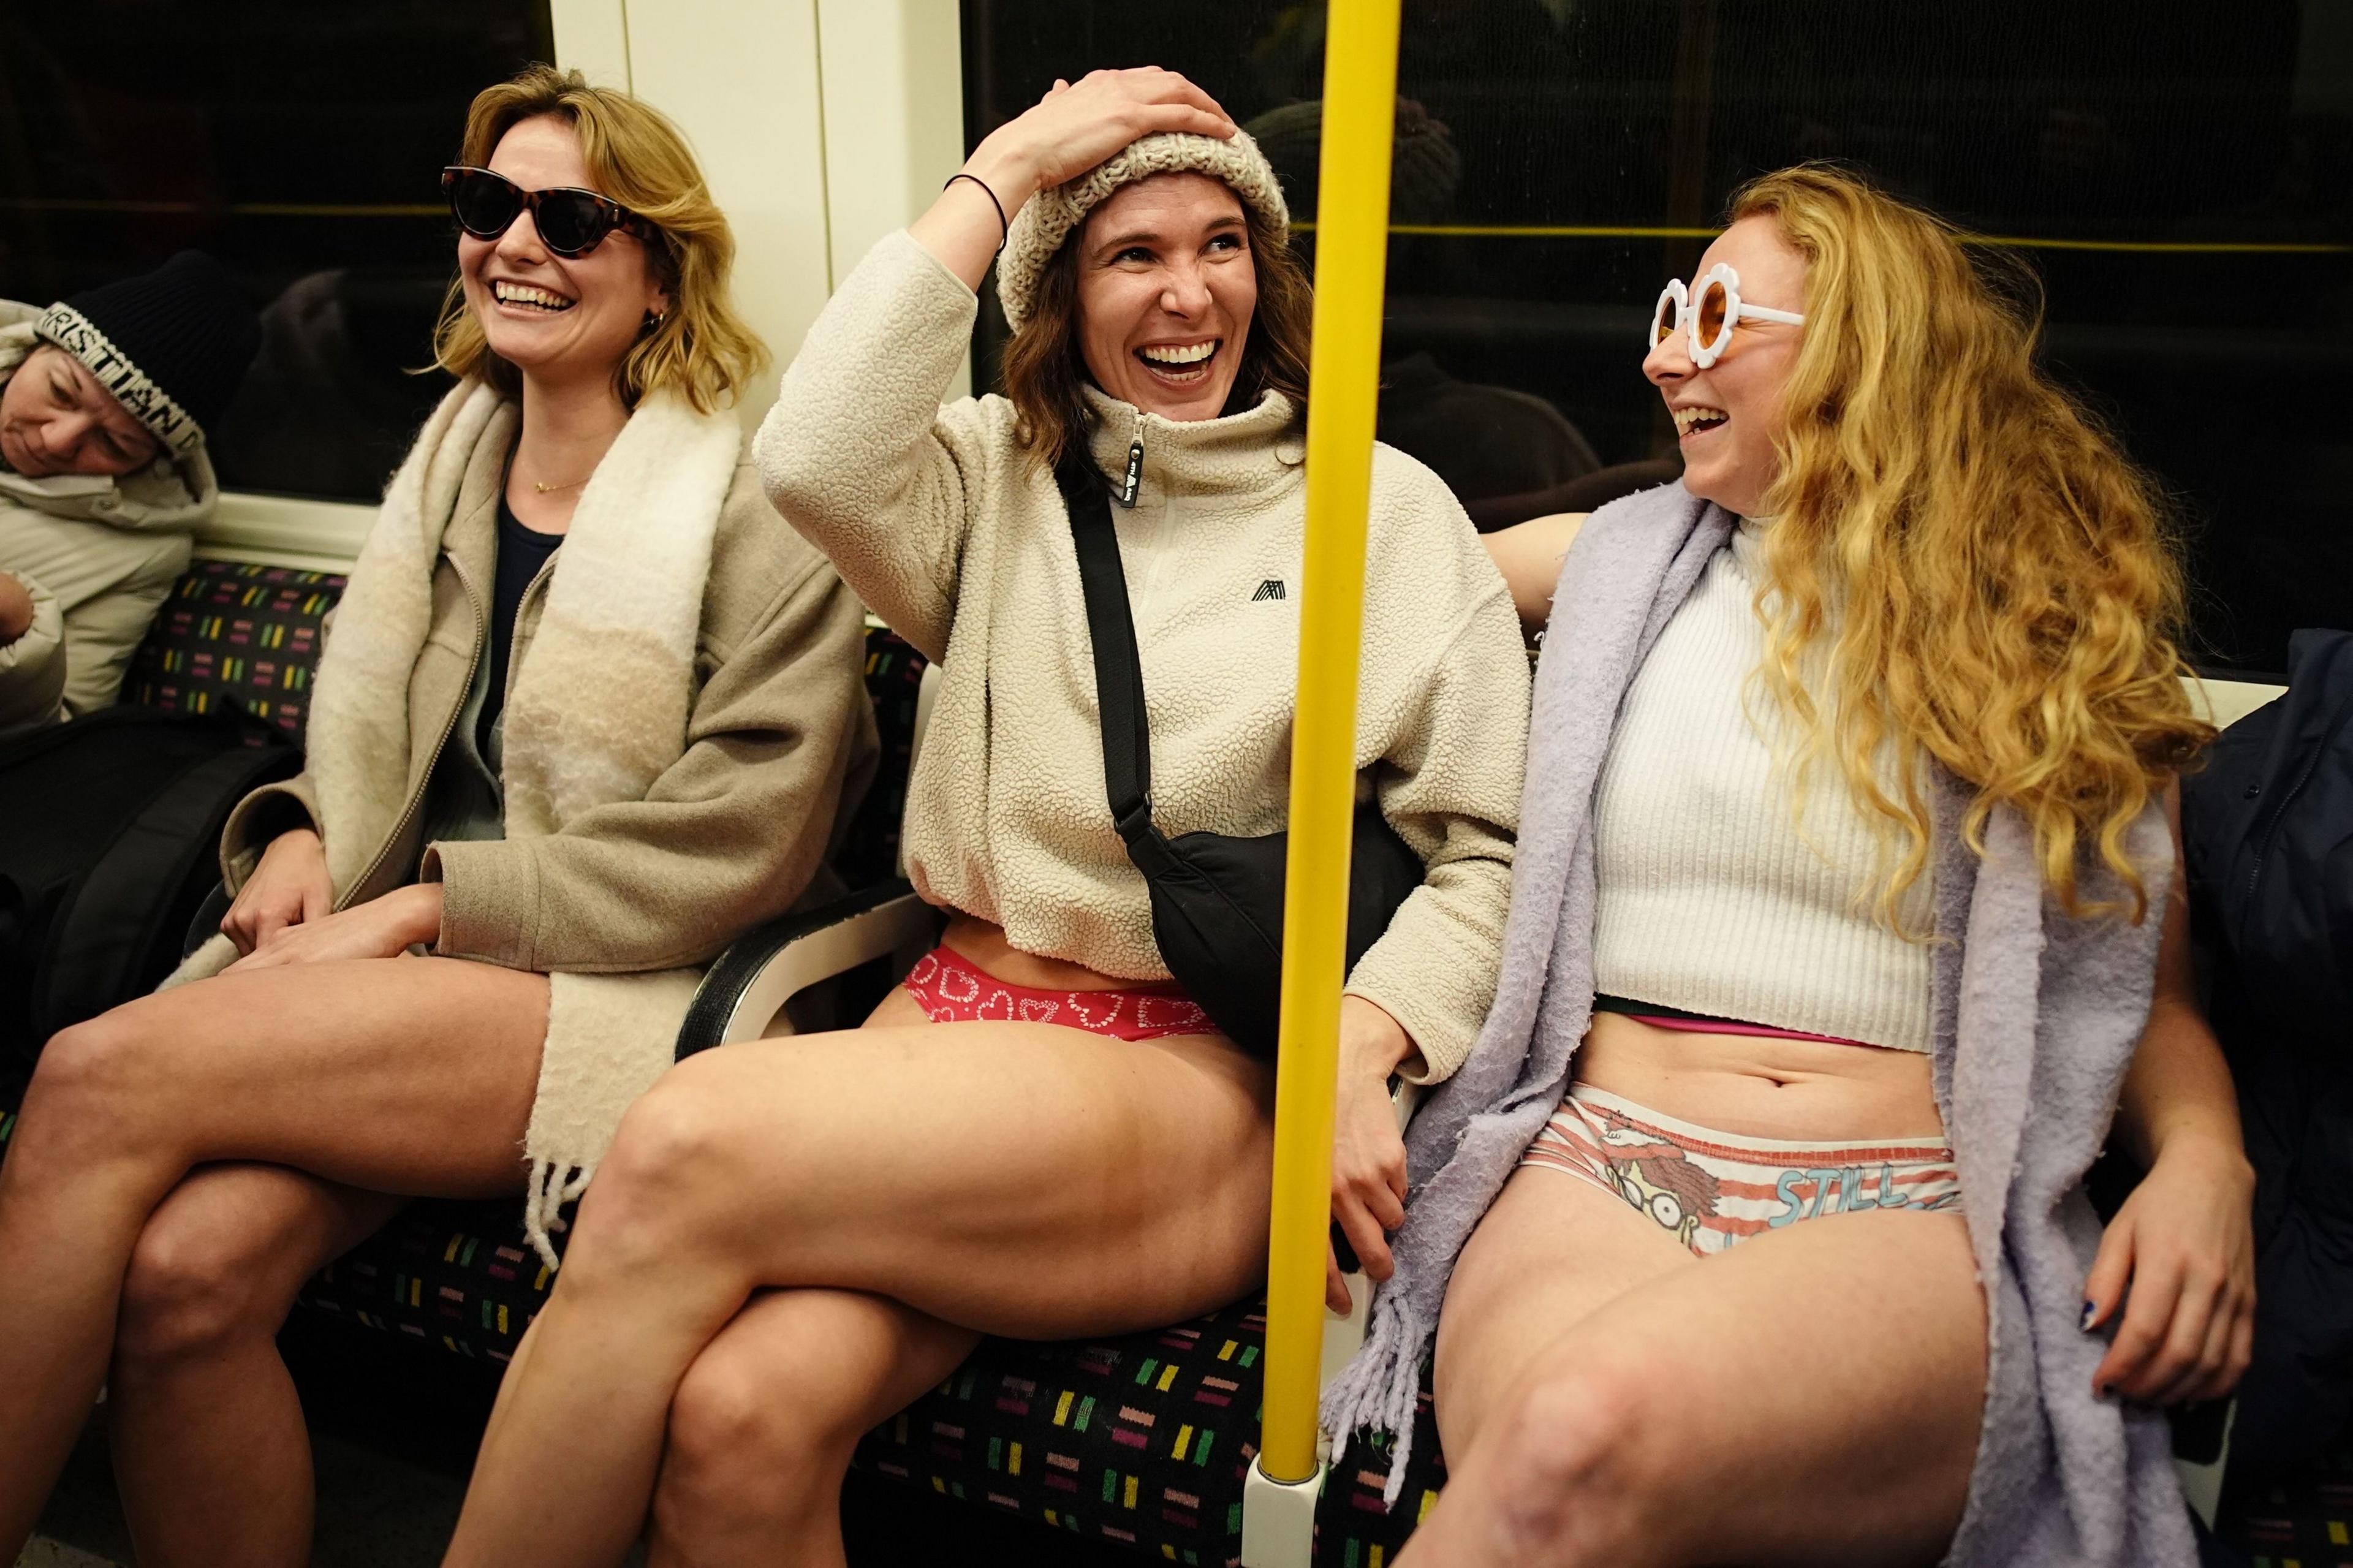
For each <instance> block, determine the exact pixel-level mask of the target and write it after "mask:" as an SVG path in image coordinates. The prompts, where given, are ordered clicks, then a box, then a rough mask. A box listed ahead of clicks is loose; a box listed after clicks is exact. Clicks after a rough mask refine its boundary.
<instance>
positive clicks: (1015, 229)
mask: <svg viewBox="0 0 2353 1568" xmlns="http://www.w3.org/2000/svg"><path fill="white" fill-rule="evenodd" d="M1154 174H1207V175H1208V176H1209V177H1210V178H1211V179H1216V180H1222V181H1224V182H1225V183H1226V184H1228V185H1229V186H1230V187H1232V190H1233V193H1234V195H1238V196H1240V198H1241V199H1242V203H1243V205H1246V206H1249V207H1250V208H1252V209H1254V210H1255V211H1256V212H1257V213H1258V215H1259V216H1261V217H1262V218H1264V219H1266V220H1267V221H1268V222H1270V223H1271V224H1273V225H1274V226H1275V228H1276V229H1277V230H1279V231H1280V232H1282V234H1283V235H1285V236H1286V237H1288V236H1289V234H1290V232H1291V209H1290V208H1289V207H1287V206H1285V205H1283V201H1282V185H1281V184H1278V183H1277V182H1276V180H1275V177H1274V168H1273V166H1272V165H1271V164H1270V163H1267V161H1266V154H1264V153H1261V152H1260V151H1259V150H1258V143H1257V142H1253V141H1251V140H1250V133H1249V132H1243V131H1237V132H1234V134H1233V139H1232V140H1231V141H1228V142H1220V141H1219V140H1218V139H1217V138H1216V137H1214V136H1195V135H1191V134H1189V133H1187V132H1176V131H1161V132H1154V133H1153V134H1152V135H1150V136H1140V137H1138V138H1137V139H1136V140H1134V141H1133V142H1129V143H1128V144H1127V145H1126V146H1124V147H1123V148H1121V149H1120V150H1119V151H1118V152H1116V153H1113V154H1112V155H1111V156H1110V157H1108V158H1106V159H1104V160H1103V162H1102V163H1097V164H1096V165H1095V166H1094V167H1093V168H1092V169H1089V170H1088V171H1087V172H1086V173H1085V174H1081V175H1080V176H1079V177H1078V178H1077V179H1075V180H1071V181H1070V182H1069V183H1067V184H1060V185H1056V186H1053V187H1052V188H1051V189H1050V190H1043V191H1039V193H1038V194H1037V195H1034V196H1032V197H1030V198H1029V202H1028V203H1027V204H1026V205H1024V206H1023V207H1022V209H1021V210H1020V211H1019V212H1018V213H1016V214H1014V215H1013V226H1012V230H1011V232H1009V233H1008V234H1007V236H1006V237H1005V251H1004V254H1003V255H1001V256H999V257H998V258H997V300H998V301H999V302H1000V303H1002V304H1003V305H1004V307H1005V320H1006V322H1007V324H1008V325H1009V326H1011V327H1012V328H1013V329H1014V330H1015V331H1019V330H1020V328H1021V323H1022V321H1025V320H1026V319H1028V317H1029V306H1030V303H1031V301H1033V300H1035V299H1036V298H1037V297H1038V279H1039V277H1041V276H1042V275H1043V274H1044V272H1045V270H1046V263H1048V262H1049V261H1051V260H1052V259H1053V258H1054V252H1056V251H1057V250H1060V248H1061V247H1062V241H1063V240H1065V239H1067V238H1069V237H1070V235H1071V230H1072V229H1074V228H1076V227H1078V226H1080V225H1081V224H1082V223H1084V222H1085V221H1086V218H1087V214H1089V213H1091V212H1092V211H1094V210H1095V208H1096V207H1098V206H1100V205H1103V202H1104V201H1105V200H1106V199H1108V198H1109V196H1110V195H1111V194H1112V193H1113V191H1115V190H1118V189H1119V188H1120V187H1121V186H1122V185H1132V184H1135V182H1136V181H1138V180H1142V179H1148V178H1149V177H1151V176H1152V175H1154Z"/></svg>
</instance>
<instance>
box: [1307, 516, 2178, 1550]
mask: <svg viewBox="0 0 2353 1568" xmlns="http://www.w3.org/2000/svg"><path fill="white" fill-rule="evenodd" d="M1732 527H1733V520H1732V518H1731V517H1730V516H1729V515H1728V514H1726V513H1725V511H1724V510H1722V509H1720V508H1717V507H1715V506H1711V505H1707V504H1705V503H1704V502H1701V501H1698V500H1694V499H1693V498H1692V497H1691V496H1690V495H1689V494H1687V493H1686V492H1685V491H1684V490H1683V487H1682V486H1681V485H1679V484H1677V485H1669V486H1666V487H1664V488H1662V489H1654V490H1649V491H1645V492H1644V493H1642V494H1640V495H1636V496H1631V497H1629V498H1628V499H1626V500H1621V501H1619V502H1616V503H1615V504H1613V505H1610V506H1608V507H1605V508H1603V509H1602V510H1600V511H1598V512H1596V513H1595V514H1594V515H1593V517H1592V518H1591V519H1590V520H1589V521H1588V522H1587V523H1586V524H1585V527H1584V529H1583V530H1582V531H1580V532H1579V533H1578V535H1577V543H1576V546H1575V547H1574V548H1573V549H1572V550H1571V551H1570V552H1569V554H1568V559H1567V562H1566V563H1565V564H1564V565H1563V567H1562V571H1561V579H1560V587H1559V591H1558V593H1557V594H1556V595H1555V598H1554V601H1553V617H1552V627H1551V630H1550V632H1549V634H1548V636H1547V637H1546V646H1545V653H1544V658H1543V660H1542V662H1541V664H1540V665H1539V666H1538V668H1537V671H1536V683H1535V714H1534V719H1533V722H1532V724H1531V729H1530V741H1529V746H1528V774H1527V793H1526V796H1525V800H1524V802H1523V804H1522V806H1521V816H1520V842H1519V854H1518V858H1517V859H1516V862H1515V864H1514V868H1513V879H1512V881H1513V887H1512V910H1511V918H1510V921H1509V924H1508V925H1507V927H1506V929H1505V931H1504V972H1503V979H1502V982H1501V984H1499V985H1498V987H1497V989H1496V993H1495V1004H1494V1007H1493V1011H1492V1012H1491V1013H1490V1014H1489V1015H1488V1017H1487V1022H1486V1026H1485V1027H1484V1028H1483V1029H1482V1031H1481V1033H1480V1037H1479V1041H1478V1044H1477V1045H1476V1046H1475V1047H1473V1049H1472V1054H1471V1058H1470V1060H1469V1061H1468V1062H1467V1063H1466V1064H1465V1065H1464V1066H1463V1068H1462V1069H1461V1071H1460V1072H1458V1073H1457V1074H1455V1076H1454V1077H1453V1078H1452V1079H1449V1080H1448V1082H1447V1083H1446V1084H1445V1086H1444V1087H1443V1088H1442V1089H1440V1090H1439V1091H1438V1092H1437V1093H1436V1094H1435V1095H1434V1096H1433V1097H1432V1098H1431V1100H1430V1102H1429V1103H1428V1104H1427V1105H1426V1106H1424V1107H1423V1108H1422V1110H1421V1113H1420V1114H1419V1116H1417V1117H1416V1118H1415V1119H1414V1121H1413V1125H1412V1127H1411V1129H1410V1130H1409V1132H1408V1133H1407V1148H1408V1153H1409V1158H1410V1162H1411V1168H1412V1177H1413V1190H1412V1193H1411V1195H1410V1198H1409V1202H1408V1204H1407V1213H1406V1222H1405V1226H1404V1228H1403V1229H1401V1230H1400V1231H1398V1236H1397V1238H1396V1249H1395V1250H1396V1258H1397V1273H1396V1276H1395V1277H1394V1278H1393V1279H1390V1280H1389V1282H1388V1284H1387V1285H1386V1286H1384V1287H1383V1288H1382V1289H1381V1291H1380V1293H1379V1296H1378V1297H1377V1300H1376V1302H1375V1305H1374V1309H1373V1321H1372V1331H1371V1336H1370V1338H1369V1339H1368V1340H1367V1341H1366V1344H1365V1348H1364V1350H1363V1351H1362V1352H1359V1354H1358V1355H1357V1357H1356V1360H1355V1361H1353V1362H1351V1363H1349V1364H1348V1367H1347V1368H1346V1370H1345V1372H1344V1373H1342V1374H1341V1376H1340V1378H1339V1379H1338V1380H1337V1381H1336V1382H1335V1383H1334V1384H1333V1385H1332V1386H1331V1387H1330V1388H1329V1389H1328V1390H1327V1391H1326V1392H1325V1395H1324V1426H1326V1427H1327V1428H1329V1429H1330V1430H1332V1431H1335V1432H1348V1431H1353V1430H1354V1429H1356V1427H1357V1426H1377V1427H1382V1428H1386V1429H1388V1430H1389V1431H1392V1432H1395V1433H1396V1434H1397V1435H1398V1450H1397V1456H1396V1459H1395V1468H1394V1469H1393V1470H1392V1473H1391V1477H1390V1481H1389V1489H1390V1498H1391V1500H1395V1495H1396V1490H1397V1487H1398V1482H1399V1480H1400V1479H1401V1478H1402V1476H1403V1474H1404V1469H1405V1458H1406V1445H1408V1444H1409V1443H1410V1441H1411V1438H1412V1430H1413V1423H1412V1420H1411V1415H1412V1410H1413V1400H1414V1394H1415V1385H1416V1382H1417V1380H1418V1372H1419V1363H1420V1360H1421V1356H1422V1353H1423V1349H1424V1347H1425V1346H1426V1345H1427V1344H1428V1343H1429V1342H1430V1334H1431V1331H1433V1330H1434V1329H1435V1328H1436V1326H1437V1323H1438V1313H1439V1308H1440V1303H1441V1302H1443V1300H1445V1296H1446V1281H1447V1278H1448V1276H1449V1274H1450V1273H1451V1271H1452V1269H1453V1267H1454V1259H1455V1258H1456V1257H1457V1256H1458V1255H1459V1254H1460V1253H1461V1249H1462V1244H1463V1242H1464V1241H1465V1240H1467V1239H1468V1238H1469V1237H1470V1234H1471V1231H1472V1227H1473V1226H1476V1225H1477V1224H1478V1222H1479V1218H1480V1216H1481V1215H1483V1214H1484V1213H1485V1212H1486V1210H1487V1205H1489V1204H1490V1203H1492V1202H1493V1200H1494V1197H1495V1194H1497V1193H1498V1192H1499V1191H1501V1190H1502V1188H1503V1185H1504V1180H1505V1179H1506V1178H1507V1177H1509V1176H1510V1175H1511V1173H1512V1169H1513V1167H1514V1164H1515V1163H1517V1161H1518V1159H1519V1156H1520V1152H1521V1151H1522V1150H1524V1149H1525V1148H1526V1146H1527V1144H1528V1142H1529V1140H1530V1139H1532V1138H1533V1137H1535V1132H1536V1130H1537V1129H1538V1128H1539V1127H1540V1126H1542V1125H1543V1123H1544V1121H1545V1120H1546V1117H1548V1116H1549V1115H1551V1113H1552V1110H1553V1108H1554V1107H1555V1106H1556V1105H1557V1104H1558V1103H1559V1101H1560V1098H1561V1094H1562V1091H1563V1089H1564V1087H1565V1086H1566V1084H1567V1079H1568V1066H1569V1056H1570V1053H1571V1052H1572V1051H1573V1050H1574V1049H1575V1048H1576V1046H1577V1041H1578V1040H1580V1039H1582V1038H1583V1037H1584V1035H1585V1030H1586V1026H1587V1024H1588V1022H1589V1020H1590V1018H1591V1015H1592V1004H1593V921H1594V900H1595V878H1594V846H1593V832H1592V814H1593V795H1594V786H1595V783H1596V781H1597V780H1598V779H1599V776H1600V772H1601V764H1602V762H1603V760H1604V758H1605V757H1606V756H1607V755H1608V754H1609V739H1610V734H1611V732H1612V731H1613V730H1614V728H1615V726H1616V722H1617V715H1618V709H1619V705H1620V702H1621V701H1622V700H1623V699H1624V697H1625V694H1626V690H1627V688H1628V687H1629V686H1630V684H1631V683H1632V681H1633V678H1634V673H1635V671H1636V670H1637V669H1638V668H1641V662H1642V659H1643V658H1644V657H1645V656H1646V655H1647V654H1648V653H1649V651H1650V649H1651V644H1652V643H1654V642H1655V641H1656V640H1657V639H1658V637H1659V634H1660V633H1661V632H1662V630H1664V629H1665V626H1666V624H1667V622H1668V620H1669V619H1670V618H1671V617H1672V616H1673V615H1674V613H1675V611H1676V610H1677V609H1678V608H1679V607H1680V606H1681V605H1682V604H1683V600H1684V598H1685V597H1686V596H1687V595H1689V594H1690V592H1691V590H1692V587H1693V585H1694V584H1695V583H1696V582H1697V581H1698V579H1699V576H1700V574H1701V571H1702V569H1703V568H1704V566H1705V565H1706V563H1707V561H1708V558H1709V557H1710V556H1712V555H1714V554H1715V552H1716V551H1717V550H1719V549H1721V548H1722V547H1723V546H1724V544H1725V541H1726V540H1727V539H1728V538H1729V537H1730V534H1731V530H1732ZM1934 785H1935V788H1934V802H1933V804H1934V807H1935V812H1936V852H1935V870H1934V877H1935V889H1936V900H1935V903H1936V935H1937V942H1936V960H1935V966H1934V973H1935V981H1934V985H1935V995H1934V1021H1935V1029H1934V1038H1935V1045H1934V1053H1935V1055H1934V1068H1935V1078H1936V1100H1937V1104H1938V1106H1939V1108H1940V1109H1941V1110H1942V1111H1943V1113H1944V1118H1945V1127H1946V1131H1947V1136H1948V1138H1949V1139H1950V1141H1951V1142H1952V1145H1953V1150H1954V1153H1955V1156H1956V1159H1957V1163H1958V1165H1959V1167H1960V1174H1961V1187H1962V1192H1963V1194H1964V1199H1965V1203H1966V1205H1967V1211H1968V1228H1969V1242H1970V1246H1971V1247H1972V1249H1973V1250H1974V1252H1975V1254H1976V1257H1977V1266H1978V1279H1980V1280H1981V1281H1982V1282H1983V1283H1984V1285H1985V1287H1986V1293H1987V1297H1988V1300H1989V1304H1990V1307H1989V1323H1990V1331H1991V1336H1990V1337H1991V1344H1990V1363H1989V1376H1988V1383H1987V1388H1986V1405H1985V1417H1984V1423H1983V1426H1981V1428H1980V1431H1979V1436H1978V1455H1977V1465H1976V1469H1975V1472H1974V1473H1973V1475H1972V1476H1971V1478H1970V1483H1969V1498H1968V1510H1967V1512H1966V1513H1965V1514H1964V1516H1963V1518H1962V1521H1961V1525H1960V1529H1959V1531H1958V1533H1957V1535H1956V1536H1955V1537H1954V1540H1953V1545H1952V1551H1951V1554H1950V1556H1949V1557H1948V1559H1947V1561H1948V1562H1949V1563H1953V1564H1955V1565H1957V1568H1978V1565H1981V1564H1982V1565H1991V1564H2029V1563H2031V1564H2052V1565H2057V1564H2084V1565H2087V1568H2088V1565H2092V1564H2099V1565H2103V1568H2109V1565H2113V1568H2172V1565H2176V1564H2180V1565H2187V1564H2189V1563H2193V1562H2194V1561H2195V1555H2196V1554H2195V1550H2194V1548H2193V1546H2192V1543H2191V1540H2190V1535H2189V1521H2188V1515H2187V1511H2186V1510H2185V1509H2184V1507H2183V1504H2182V1501H2181V1496H2180V1492H2179V1486H2178V1483H2177V1482H2176V1480H2175V1479H2174V1474H2173V1467H2172V1465H2171V1463H2170V1459H2169V1453H2168V1442H2167V1434H2166V1427H2165V1424H2164V1422H2163V1421H2162V1419H2160V1418H2159V1417H2158V1416H2156V1415H2149V1414H2146V1413H2137V1412H2129V1411H2126V1409H2124V1408H2123V1407H2121V1406H2120V1405H2117V1404H2116V1403H2115V1402H2113V1401H2108V1402H2102V1401H2098V1400H2095V1399H2094V1398H2093V1396H2092V1392H2091V1387H2092V1373H2093V1369H2094V1367H2096V1366H2097V1365H2098V1363H2099V1359H2100V1356H2101V1354H2102V1353H2103V1351H2104V1344H2103V1342H2102V1341H2101V1340H2099V1339H2098V1338H2096V1337H2094V1336H2092V1335H2088V1334H2084V1333H2083V1332H2081V1331H2079V1330H2078V1328H2077V1326H2076V1321H2077V1317H2078V1315H2079V1314H2080V1313H2081V1311H2082V1310H2083V1300H2084V1277H2085V1275H2086V1274H2087V1273H2088V1272H2089V1270H2090V1268H2091V1264H2092V1258H2093V1256H2094V1252H2095V1251H2096V1250H2097V1248H2098V1245H2099V1239H2100V1225H2099V1221H2098V1219H2097V1218H2096V1217H2095V1216H2094V1214H2093V1213H2092V1208H2091V1205H2090V1203H2089V1202H2088V1201H2087V1200H2086V1199H2085V1197H2084V1192H2083V1188H2082V1179H2083V1175H2084V1171H2085V1169H2086V1168H2088V1167H2089V1166H2090V1164H2091V1163H2092V1160H2093V1158H2094V1156H2095V1155H2096V1154H2097V1153H2098V1152H2099V1151H2100V1146H2101V1143H2102V1142H2103V1141H2104V1140H2105V1137H2106V1133H2107V1129H2108V1123H2109V1121H2110V1119H2111V1118H2112V1116H2113V1115H2114V1113H2115V1110H2116V1094H2117V1090H2118V1089H2119V1087H2120V1086H2121V1084H2122V1082H2123V1079H2124V1074H2125V1069H2126V1067H2127V1066H2128V1065H2129V1064H2130V1062H2131V1059H2132V1054H2133V1051H2134V1048H2135V1047H2137V1045H2138V1043H2139V1040H2140V1035H2141V1030H2142V1028H2143V1026H2144V1025H2145V1023H2146V1022H2147V1016H2148V1005H2149V995H2150V991H2151V987H2152V985H2153V983H2154V980H2155V975H2156V968H2157V942H2158V923H2159V922H2158V921H2156V920H2154V919H2151V920H2148V921H2143V922H2142V923H2141V924H2139V925H2137V926H2134V925H2128V924H2126V923H2124V922H2122V921H2096V922H2094V921H2072V920H2069V919H2067V918H2066V917H2064V916H2063V915H2062V914H2061V913H2059V912H2058V911H2057V910H2056V909H2055V908H2053V907H2052V906H2051V905H2050V904H2049V903H2048V901H2047V900H2045V899H2044V897H2043V891H2042V878H2041V874H2040V871H2039V869H2038V868H2037V866H2036V864H2035V859H2034V856H2033V852H2032V850H2033V845H2032V840H2031V835H2030V833H2029V831H2028V829H2027V826H2026V824H2025V823H2024V821H2023V820H2022V819H2021V818H2020V817H2019V816H2017V815H2016V814H2014V813H2011V812H2009V811H2006V810H2005V811H1998V812H1997V813H1995V815H1994V816H1993V817H1992V819H1991V820H1990V821H1989V823H1988V825H1987V827H1986V833H1985V839H1986V843H1985V854H1984V857H1983V858H1982V860H1980V859H1979V858H1978V856H1976V855H1974V854H1972V853H1971V852H1970V851H1969V850H1968V847H1966V845H1964V844H1963V843H1962V841H1961V837H1960V834H1959V831H1958V826H1957V825H1958V821H1959V817H1960V813H1961V811H1962V808H1963V807H1964V806H1965V805H1967V803H1968V791H1967V789H1966V787H1965V786H1963V785H1961V784H1959V783H1958V782H1957V781H1956V780H1954V779H1952V778H1950V777H1949V776H1947V775H1944V774H1942V773H1939V774H1938V775H1937V776H1936V779H1935V780H1934ZM2128 850H2129V852H2130V853H2131V855H2132V857H2133V858H2134V860H2135V862H2136V863H2137V864H2138V865H2140V866H2143V867H2145V868H2147V872H2146V875H2147V880H2148V884H2149V895H2150V899H2151V901H2152V904H2156V903H2158V902H2160V901H2161V900H2162V899H2163V896H2164V893H2165V889H2166V887H2167V885H2168V881H2169V879H2170V875H2171V870H2172V864H2173V855H2172V844H2171V841H2170V838H2169V836H2168V829H2167V827H2166V824H2165V819H2164V816H2163V813H2162V811H2161V810H2159V809H2157V808H2154V807H2152V808H2151V810H2150V811H2149V813H2148V814H2147V816H2144V817H2143V818H2142V819H2141V820H2140V821H2139V822H2138V823H2137V824H2135V825H2134V826H2133V828H2132V831H2131V834H2130V836H2129V840H2128ZM2085 882H2086V888H2087V891H2090V892H2091V893H2093V894H2094V895H2095V896H2096V895H2097V894H2099V893H2100V892H2101V891H2102V890H2103V889H2104V888H2105V887H2106V886H2108V884H2107V881H2106V876H2105V872H2103V871H2101V870H2099V869H2098V868H2096V867H2094V868H2092V869H2090V870H2088V871H2087V872H2086V873H2085Z"/></svg>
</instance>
